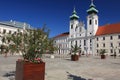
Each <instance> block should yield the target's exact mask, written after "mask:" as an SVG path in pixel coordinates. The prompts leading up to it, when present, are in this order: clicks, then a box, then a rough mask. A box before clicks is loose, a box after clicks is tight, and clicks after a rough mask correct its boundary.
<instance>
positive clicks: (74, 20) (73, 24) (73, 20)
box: [69, 8, 79, 45]
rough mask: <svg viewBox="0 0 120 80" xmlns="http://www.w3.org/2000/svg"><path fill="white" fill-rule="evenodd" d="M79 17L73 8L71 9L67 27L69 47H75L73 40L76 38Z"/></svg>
mask: <svg viewBox="0 0 120 80" xmlns="http://www.w3.org/2000/svg"><path fill="white" fill-rule="evenodd" d="M78 19H79V16H77V12H76V10H75V8H74V9H73V12H72V15H71V16H70V25H69V45H75V44H77V42H76V41H75V40H72V39H75V38H76V37H77V35H76V31H77V29H78V24H79V20H78Z"/></svg>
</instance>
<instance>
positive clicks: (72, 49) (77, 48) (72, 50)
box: [71, 44, 80, 54]
mask: <svg viewBox="0 0 120 80" xmlns="http://www.w3.org/2000/svg"><path fill="white" fill-rule="evenodd" d="M79 51H80V47H78V46H77V44H75V45H74V46H73V45H71V52H72V53H74V54H76V53H78V52H79Z"/></svg>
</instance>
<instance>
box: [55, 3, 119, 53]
mask: <svg viewBox="0 0 120 80" xmlns="http://www.w3.org/2000/svg"><path fill="white" fill-rule="evenodd" d="M87 13H88V15H87V25H86V26H85V23H84V22H83V21H79V20H78V19H79V16H78V15H77V12H76V10H75V8H74V10H73V13H72V15H71V16H70V24H69V32H67V34H64V33H62V34H60V35H57V36H56V37H54V41H55V43H54V45H55V46H56V47H58V50H57V51H56V52H55V53H59V54H69V53H70V50H71V45H73V46H74V45H75V44H77V46H78V47H80V48H81V51H80V52H81V53H84V54H92V55H97V54H99V50H100V49H106V51H107V53H108V54H109V55H111V54H114V52H116V53H117V54H118V55H119V54H120V39H119V36H120V23H116V24H109V25H104V26H99V17H98V15H97V14H98V10H97V9H96V6H95V5H94V4H93V1H91V4H90V7H89V9H88V10H87ZM85 27H86V28H85ZM111 36H112V40H111ZM103 37H105V40H102V38H103ZM63 39H64V40H63ZM61 40H63V42H61ZM64 43H65V45H67V46H66V48H64V49H62V47H60V45H64ZM63 50H64V51H63Z"/></svg>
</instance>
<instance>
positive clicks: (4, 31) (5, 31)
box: [0, 29, 17, 34]
mask: <svg viewBox="0 0 120 80" xmlns="http://www.w3.org/2000/svg"><path fill="white" fill-rule="evenodd" d="M1 32H2V31H1V30H0V33H1ZM12 32H13V31H11V30H9V31H8V34H12ZM6 33H7V30H6V29H3V32H2V34H6ZM14 33H15V34H16V33H17V32H16V31H14Z"/></svg>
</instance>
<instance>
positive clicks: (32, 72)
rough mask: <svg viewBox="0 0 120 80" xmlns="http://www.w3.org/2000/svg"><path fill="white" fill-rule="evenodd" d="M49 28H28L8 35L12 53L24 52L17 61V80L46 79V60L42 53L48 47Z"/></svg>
mask: <svg viewBox="0 0 120 80" xmlns="http://www.w3.org/2000/svg"><path fill="white" fill-rule="evenodd" d="M48 33H49V30H47V29H46V28H45V27H43V28H40V29H28V30H24V31H23V32H20V31H19V30H18V32H17V33H16V34H12V35H9V36H7V38H6V39H9V40H10V42H9V44H8V48H9V52H10V53H22V57H23V58H22V59H18V61H16V75H15V80H44V77H45V62H43V60H42V59H41V57H42V54H43V53H45V52H46V50H47V49H48V48H47V47H48V44H49V39H48Z"/></svg>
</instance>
